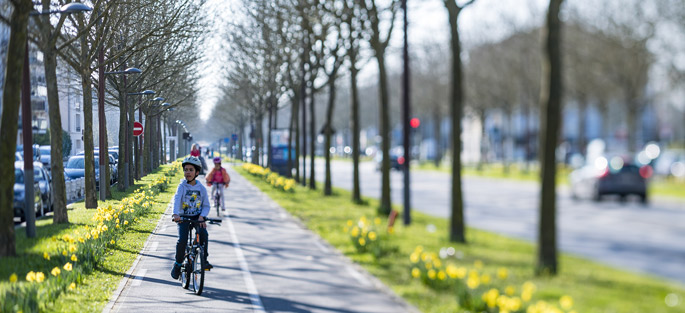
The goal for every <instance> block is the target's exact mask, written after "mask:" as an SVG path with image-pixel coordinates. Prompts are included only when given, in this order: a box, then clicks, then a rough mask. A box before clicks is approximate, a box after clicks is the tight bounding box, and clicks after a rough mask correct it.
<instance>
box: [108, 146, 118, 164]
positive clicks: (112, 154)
mask: <svg viewBox="0 0 685 313" xmlns="http://www.w3.org/2000/svg"><path fill="white" fill-rule="evenodd" d="M107 152H109V154H110V155H111V156H113V157H114V163H115V164H118V163H119V149H118V148H117V149H109V150H107Z"/></svg>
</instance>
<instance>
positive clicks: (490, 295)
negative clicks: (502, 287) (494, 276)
mask: <svg viewBox="0 0 685 313" xmlns="http://www.w3.org/2000/svg"><path fill="white" fill-rule="evenodd" d="M497 298H499V290H497V289H495V288H492V289H490V290H488V292H486V293H484V294H483V297H482V299H483V301H484V302H485V304H487V306H488V307H489V308H494V307H495V306H496V305H497Z"/></svg>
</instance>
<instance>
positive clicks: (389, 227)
mask: <svg viewBox="0 0 685 313" xmlns="http://www.w3.org/2000/svg"><path fill="white" fill-rule="evenodd" d="M393 233H395V228H394V227H392V226H388V234H391V235H392V234H393Z"/></svg>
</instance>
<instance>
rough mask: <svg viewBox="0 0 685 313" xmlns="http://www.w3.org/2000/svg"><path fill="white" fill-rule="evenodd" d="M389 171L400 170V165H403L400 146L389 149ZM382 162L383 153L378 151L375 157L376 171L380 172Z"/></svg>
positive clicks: (402, 154)
mask: <svg viewBox="0 0 685 313" xmlns="http://www.w3.org/2000/svg"><path fill="white" fill-rule="evenodd" d="M389 155H390V169H391V170H393V169H394V170H398V171H401V170H402V165H403V164H404V148H403V147H401V146H397V147H393V148H391V149H390V153H389ZM382 162H383V153H381V152H380V150H379V151H378V154H377V155H376V170H377V171H380V170H381V166H382Z"/></svg>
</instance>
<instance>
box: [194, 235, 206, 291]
mask: <svg viewBox="0 0 685 313" xmlns="http://www.w3.org/2000/svg"><path fill="white" fill-rule="evenodd" d="M195 251H196V253H197V254H195V259H194V264H193V266H192V268H193V272H192V275H191V280H192V281H193V291H194V292H195V294H196V295H198V296H199V295H201V294H202V287H203V285H204V283H205V267H204V265H205V250H204V247H202V246H201V245H200V246H198V247H197V250H195Z"/></svg>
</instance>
